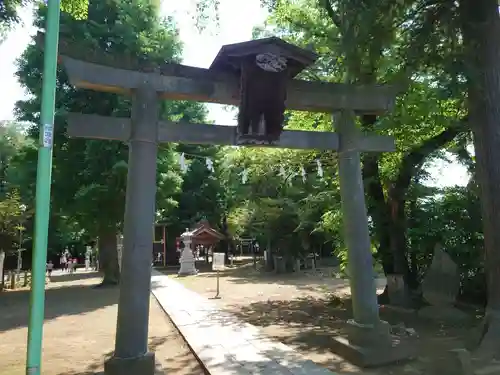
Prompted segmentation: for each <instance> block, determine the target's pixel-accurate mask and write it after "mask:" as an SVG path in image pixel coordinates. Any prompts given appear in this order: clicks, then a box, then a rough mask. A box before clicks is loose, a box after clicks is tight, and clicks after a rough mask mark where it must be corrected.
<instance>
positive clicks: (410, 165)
mask: <svg viewBox="0 0 500 375" xmlns="http://www.w3.org/2000/svg"><path fill="white" fill-rule="evenodd" d="M466 125H467V118H464V119H461V120H460V121H458V122H457V123H455V124H453V125H451V126H450V127H448V128H446V129H444V130H443V131H442V132H441V133H438V134H436V135H435V136H434V137H431V138H429V139H427V140H425V141H424V142H423V143H422V144H420V145H419V146H417V147H415V148H414V149H412V150H411V151H410V152H408V153H407V154H406V155H405V156H404V157H403V160H402V162H401V167H400V168H399V173H398V176H397V178H396V180H395V181H394V183H393V184H392V186H391V189H390V195H391V197H392V198H393V199H394V198H396V199H403V197H404V194H406V190H407V189H408V186H409V185H410V182H411V178H412V177H413V175H414V174H415V172H416V171H417V170H418V168H420V167H421V166H422V164H423V163H424V161H425V159H426V158H427V157H428V156H429V155H430V154H431V153H433V152H434V151H436V150H438V149H439V148H441V147H443V146H444V145H446V144H447V143H449V142H451V141H452V140H453V139H454V138H455V137H456V136H457V135H459V134H462V133H464V132H467V131H468V128H467V126H466Z"/></svg>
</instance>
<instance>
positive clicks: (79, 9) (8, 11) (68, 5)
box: [0, 0, 89, 41]
mask: <svg viewBox="0 0 500 375" xmlns="http://www.w3.org/2000/svg"><path fill="white" fill-rule="evenodd" d="M37 2H40V1H36V0H2V1H1V2H0V41H1V40H2V39H3V38H4V37H5V36H6V34H7V32H8V31H9V30H10V28H11V27H12V26H14V25H15V24H17V23H19V21H20V19H19V14H18V10H19V9H20V8H21V7H25V6H28V5H30V4H31V3H37ZM46 2H47V0H45V3H46ZM88 3H89V0H62V1H61V10H62V11H63V12H67V13H69V14H71V15H72V16H73V17H75V18H76V19H85V18H86V17H87V14H88Z"/></svg>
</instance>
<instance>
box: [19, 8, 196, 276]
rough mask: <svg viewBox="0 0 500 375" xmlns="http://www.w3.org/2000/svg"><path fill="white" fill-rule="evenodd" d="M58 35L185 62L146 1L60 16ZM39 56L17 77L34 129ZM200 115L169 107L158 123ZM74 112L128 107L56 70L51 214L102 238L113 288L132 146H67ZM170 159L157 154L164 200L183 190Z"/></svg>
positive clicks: (22, 108) (22, 110) (31, 50)
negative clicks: (81, 16)
mask: <svg viewBox="0 0 500 375" xmlns="http://www.w3.org/2000/svg"><path fill="white" fill-rule="evenodd" d="M44 17H45V8H41V10H40V12H39V13H38V17H37V19H36V24H37V26H39V27H43V25H44ZM61 33H62V38H66V39H70V40H71V43H72V44H73V45H76V46H78V47H77V48H78V49H80V50H82V49H84V50H85V49H88V50H99V51H105V52H106V53H108V54H110V55H111V56H113V55H115V56H120V55H122V56H124V55H128V56H133V57H137V56H140V57H144V58H147V59H148V60H149V61H150V62H151V63H153V64H154V63H161V62H164V61H178V60H179V56H180V44H179V42H178V40H177V37H176V32H175V29H174V28H173V26H172V23H171V22H170V21H169V20H161V19H160V18H159V17H158V14H157V9H156V8H155V7H154V6H152V5H150V2H149V1H147V0H143V1H141V0H137V1H126V2H124V1H118V0H106V1H99V2H92V3H91V4H90V6H89V18H88V19H86V20H84V21H76V20H75V19H74V18H73V17H71V16H69V15H64V14H63V15H62V17H61ZM42 56H43V55H42V51H41V50H40V47H39V46H38V45H36V44H33V45H31V46H29V47H28V49H27V50H26V51H25V53H24V54H23V57H22V59H21V61H20V65H19V72H18V75H19V78H20V80H21V82H22V83H23V84H24V86H25V87H26V88H27V89H28V90H29V92H30V93H31V94H32V99H29V100H26V101H23V102H19V103H18V105H17V110H18V116H19V117H20V118H22V119H25V120H29V121H32V122H33V123H37V122H38V118H39V112H38V111H39V108H40V93H41V74H42V64H43V61H42V60H43V59H42ZM118 58H119V57H118ZM201 108H202V107H201V106H200V105H198V104H189V105H187V104H186V103H184V102H175V103H167V102H164V103H162V105H161V111H160V117H161V118H162V119H173V118H174V117H175V118H176V119H179V118H180V119H183V120H185V121H190V120H191V118H192V116H198V115H199V114H200V113H203V111H202V110H201ZM71 111H73V112H83V113H97V114H100V115H113V116H127V117H128V116H130V100H129V99H128V98H124V97H120V96H117V95H113V94H108V93H101V92H93V91H87V90H75V89H73V88H72V87H71V86H70V85H69V82H68V80H67V77H66V75H65V72H64V70H63V69H59V70H58V82H57V95H56V119H55V129H56V130H55V132H56V134H55V139H54V167H53V181H54V183H53V193H52V204H53V205H52V207H53V209H54V210H55V212H56V213H57V214H58V215H59V216H65V217H70V218H71V220H74V221H76V222H78V223H79V225H80V227H81V228H82V229H83V230H84V231H85V233H87V235H88V236H89V237H95V236H97V237H99V246H100V249H99V254H100V256H101V258H102V259H101V263H100V264H101V266H102V267H103V271H104V279H103V283H104V284H115V283H116V282H117V281H118V277H119V269H118V263H117V253H116V234H117V232H119V231H120V229H121V226H122V220H123V214H124V212H123V210H124V202H125V187H126V175H127V160H128V150H127V146H126V145H125V144H122V143H120V142H108V141H96V140H82V139H68V138H67V136H66V134H65V128H66V123H65V115H64V114H65V113H66V112H71ZM200 111H201V112H200ZM29 132H30V135H31V136H32V137H33V138H34V139H36V138H37V137H38V127H32V128H30V131H29ZM173 160H174V155H173V149H172V148H171V147H162V148H161V149H160V150H159V153H158V164H159V166H158V186H159V194H158V195H159V197H166V196H172V195H173V194H174V193H175V192H176V191H177V189H178V187H179V183H180V180H179V178H178V176H177V175H176V173H175V172H174V171H173V168H172V161H173ZM32 162H33V163H35V161H32ZM173 206H174V205H173V204H172V202H171V201H170V200H163V199H161V200H159V201H158V205H157V208H158V210H159V211H164V214H167V213H168V211H169V210H171V209H173Z"/></svg>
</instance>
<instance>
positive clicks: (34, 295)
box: [26, 0, 60, 375]
mask: <svg viewBox="0 0 500 375" xmlns="http://www.w3.org/2000/svg"><path fill="white" fill-rule="evenodd" d="M59 6H60V0H48V6H47V8H48V9H47V19H46V34H45V48H44V67H43V86H42V108H41V112H40V126H39V128H40V145H39V148H38V166H37V175H36V202H35V239H34V249H33V263H32V267H31V270H32V275H31V297H30V313H29V323H28V353H27V360H26V375H40V365H41V360H42V336H43V320H44V309H45V264H46V261H47V237H48V231H49V216H50V184H51V174H52V142H53V135H54V107H55V91H56V71H57V46H58V43H59Z"/></svg>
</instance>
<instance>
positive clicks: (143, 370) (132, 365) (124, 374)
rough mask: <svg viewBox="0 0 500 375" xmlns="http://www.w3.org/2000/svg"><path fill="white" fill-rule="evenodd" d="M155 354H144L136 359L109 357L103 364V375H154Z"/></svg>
mask: <svg viewBox="0 0 500 375" xmlns="http://www.w3.org/2000/svg"><path fill="white" fill-rule="evenodd" d="M154 373H155V354H154V353H150V352H148V353H146V354H144V355H143V356H140V357H136V358H117V357H111V358H110V359H108V360H107V361H106V362H104V374H105V375H154Z"/></svg>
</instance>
